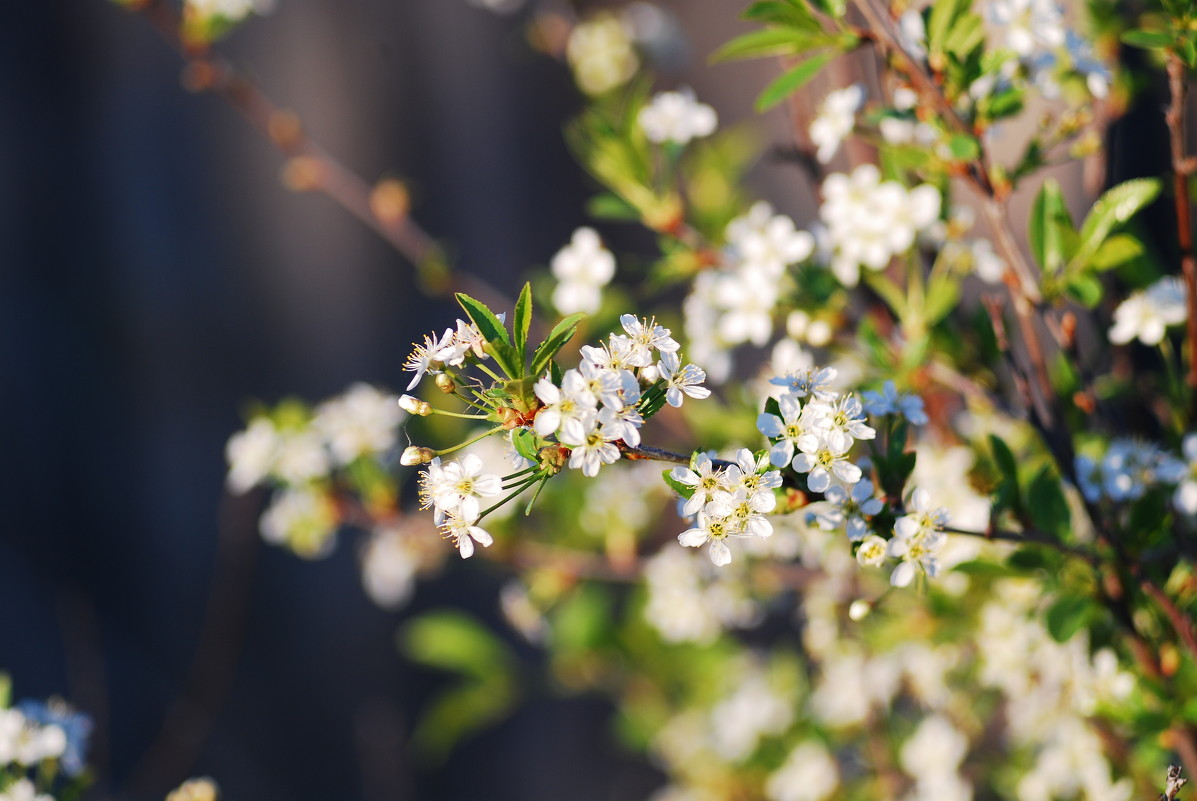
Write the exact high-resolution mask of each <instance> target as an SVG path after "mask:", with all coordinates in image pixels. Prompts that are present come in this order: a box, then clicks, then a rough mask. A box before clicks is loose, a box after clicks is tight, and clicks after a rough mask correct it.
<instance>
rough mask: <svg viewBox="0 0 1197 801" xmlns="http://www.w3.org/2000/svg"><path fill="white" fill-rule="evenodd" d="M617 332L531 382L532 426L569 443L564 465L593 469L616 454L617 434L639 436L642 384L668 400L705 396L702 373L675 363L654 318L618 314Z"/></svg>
mask: <svg viewBox="0 0 1197 801" xmlns="http://www.w3.org/2000/svg"><path fill="white" fill-rule="evenodd" d="M619 321H620V324H621V325H622V326H623V330H624V332H625V333H623V334H612V335H611V336H610V338H609V339H608V340H607V343H606V344H602V345H598V346H593V345H585V346H583V347H582V363H581V364H580V365H579V366H578V367H577V368H576V369H571V370H567V371H565V373H564V375H563V376H562V380H561V383H560V385H558V384H554V383H553V382H552V381H550V380H549V379H548V378H542V379H540V380H539V381H538V382H537V383H536V388H535V391H536V397H537V398H538V399H539V400H540V402H541V404H543V405H542V406H541V408H540V409H539V410H538V411H537V413H536V417H535V420H534V421H533V424H532V428H533V430H535V432H536V433H537V434H538V435H540V436H542V437H556V439H557V441H558V442H560V443H561V444H563V445H565V446H566V447H567V448H569V467H570V468H572V469H577V470H581V471H582V473H583V474H584V475H587V476H591V477H593V476H596V475H598V471H599V468H601V467H602V466H603V465H604V464H613V463H614V462H616V461H618V460H619V455H620V454H619V448H618V447H617V444H616V443H618V442H621V441H622V442H624V443H626V444H628V445H631V446H633V447H635V446H637V445H639V444H640V427H641V426H642V425H644V416H643V406H644V403H645V402H647V401H648V397H647V396H646V394H645V390H647V389H648V388H649V387H654V388H655V389H654V391H656V392H663V393H664V397H665V401H666V402H667V403H669V405H671V406H675V407H676V406H681V405H682V402H683V401H684V400H685V398H686V397H690V398H705V397H708V396H709V395H710V394H711V391H710V390H709V389H707V388H706V387H704V386H702V383H703V381H705V380H706V373H705V372H704V371H703V370H702V368H700V367H698V366H697V365H694V364H685V365H683V364H682V362H681V359H680V357H679V348H680V346H679V345H678V343H677V341H676V340H675V339H673V337H672V336H670V331H669V329H668V328H664V327H662V326H660V325H657V323H656V321H655V320H652V319H649V320H644V319H640V318H637V317H636V316H635V315H631V314H625V315H623V316H621V317H620V318H619Z"/></svg>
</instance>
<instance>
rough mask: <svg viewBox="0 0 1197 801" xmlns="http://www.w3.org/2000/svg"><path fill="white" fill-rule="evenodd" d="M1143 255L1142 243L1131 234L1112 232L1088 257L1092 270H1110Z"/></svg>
mask: <svg viewBox="0 0 1197 801" xmlns="http://www.w3.org/2000/svg"><path fill="white" fill-rule="evenodd" d="M1142 255H1143V243H1142V242H1140V241H1139V240H1138V239H1137V238H1136V237H1134V236H1132V235H1131V234H1114V235H1113V236H1111V237H1110V238H1109V239H1107V240H1106V241H1105V242H1102V244H1101V247H1099V248H1098V249H1097V252H1096V253H1094V254H1093V258H1091V259H1089V266H1090V267H1092V268H1093V269H1094V270H1111V269H1113V268H1115V267H1118V266H1120V265H1123V264H1126V263H1127V262H1128V261H1130V260H1131V259H1137V258H1138V257H1139V256H1142Z"/></svg>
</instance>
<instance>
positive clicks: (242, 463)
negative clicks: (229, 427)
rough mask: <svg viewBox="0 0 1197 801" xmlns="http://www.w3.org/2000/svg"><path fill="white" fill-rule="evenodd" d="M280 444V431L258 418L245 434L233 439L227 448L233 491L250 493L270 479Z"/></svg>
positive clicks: (226, 454) (241, 432)
mask: <svg viewBox="0 0 1197 801" xmlns="http://www.w3.org/2000/svg"><path fill="white" fill-rule="evenodd" d="M279 443H280V437H279V433H278V430H277V429H276V428H275V427H274V423H272V422H271V421H270V420H269V419H268V418H266V417H257V418H254V419H253V420H252V421H250V424H249V425H248V426H246V428H245V430H244V431H239V432H237V433H236V434H234V435H233V436H232V437H230V438H229V442H228V445H226V446H225V449H224V454H225V459H227V460H228V463H229V476H228V486H229V490H231V491H232V492H234V493H237V494H240V493H243V492H247V491H249V490H250V488H252V487H254V486H256V485H257V484H259V483H261V482H262V480H263V479H265V478H266V477H267V476H269V475H270V474H271V473H272V472H273V471H274V460H275V458H276V456H277V454H278V449H279Z"/></svg>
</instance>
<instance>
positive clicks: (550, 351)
mask: <svg viewBox="0 0 1197 801" xmlns="http://www.w3.org/2000/svg"><path fill="white" fill-rule="evenodd" d="M585 319H586V315H585V314H582V313H581V312H578V313H577V314H571V315H570V316H569V317H566V318H565V319H564V320H562V321H561V322H559V323H557V325H555V326H553V330H552V331H550V332H549V335H548V337H546V338H545V341H544V342H541V343H540V345H539V346H537V348H536V352H535V353H533V354H532V369H531V370H530V371H529V375H531V376H532V377H533V378H539V377H540V376H541V375H542V374H543V373H544V371H545V368H546V367H548V366H549V362H550V361H552V359H553V357H554V356H556V355H557V351H559V350H561V349H562V348H563V347H565V343H566V342H569V340H570V337H572V336H573V335H574V331H576V330H577V329H578V324H579V323H581V322H582V321H583V320H585Z"/></svg>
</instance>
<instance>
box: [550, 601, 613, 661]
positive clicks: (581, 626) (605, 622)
mask: <svg viewBox="0 0 1197 801" xmlns="http://www.w3.org/2000/svg"><path fill="white" fill-rule="evenodd" d="M612 617H613V615H612V614H611V598H610V597H609V596H608V595H607V593H606V592H604V590H603V588H602V587H600V586H599V585H597V584H583V585H582V586H581V587H580V588H579V589H578V591H577V592H575V593H574V594H573V595H571V596H570V597H569V599H568V600H566V601H564V602H562V603H561V604H560V606H559V607H558V609H557V612H556V614H555V615H554V616H553V633H552V635H551V636H552V641H553V648H554V651H556V652H561V651H593V650H594V649H595V648H597V647H598V646H599V645H601V644H602V641H603V639H604V637H605V636H606V634H607V632H608V631H609V629H610V621H611V620H612Z"/></svg>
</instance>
